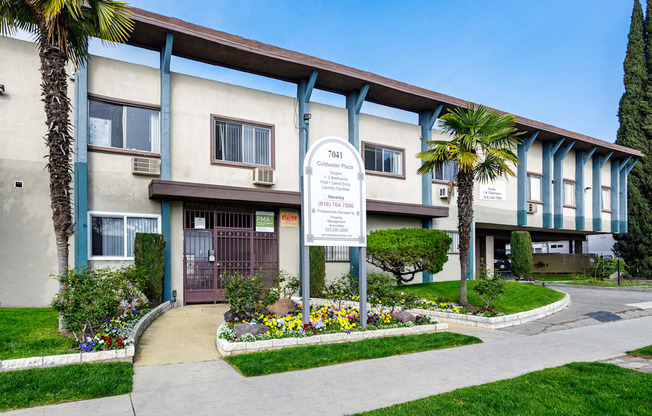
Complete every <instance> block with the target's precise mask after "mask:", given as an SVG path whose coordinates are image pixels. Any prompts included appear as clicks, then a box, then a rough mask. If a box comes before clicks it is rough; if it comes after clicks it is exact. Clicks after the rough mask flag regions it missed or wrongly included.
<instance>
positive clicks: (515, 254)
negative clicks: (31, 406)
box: [510, 231, 533, 280]
mask: <svg viewBox="0 0 652 416" xmlns="http://www.w3.org/2000/svg"><path fill="white" fill-rule="evenodd" d="M510 246H511V252H512V255H511V257H512V258H511V270H512V274H513V275H514V277H515V278H516V280H521V279H525V278H528V277H531V276H532V265H533V264H532V263H533V260H532V238H530V233H529V232H527V231H512V236H511V240H510Z"/></svg>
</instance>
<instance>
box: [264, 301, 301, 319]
mask: <svg viewBox="0 0 652 416" xmlns="http://www.w3.org/2000/svg"><path fill="white" fill-rule="evenodd" d="M296 311H297V306H296V305H295V304H294V301H293V300H292V299H280V300H278V301H276V303H273V304H271V305H269V306H268V307H267V312H269V313H270V314H272V315H276V316H285V315H287V314H289V313H294V312H296Z"/></svg>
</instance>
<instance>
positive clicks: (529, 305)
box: [399, 280, 564, 315]
mask: <svg viewBox="0 0 652 416" xmlns="http://www.w3.org/2000/svg"><path fill="white" fill-rule="evenodd" d="M466 283H467V286H468V294H467V298H468V301H469V303H471V304H472V305H475V306H478V307H481V306H483V305H484V302H482V299H480V298H479V297H478V296H477V295H476V294H475V293H473V287H475V285H476V283H477V281H476V280H468V281H467V282H466ZM399 290H402V291H405V292H411V293H413V294H414V295H416V296H417V297H418V298H421V299H428V300H432V301H436V302H455V303H457V302H458V301H459V299H460V282H459V280H458V281H447V282H434V283H420V284H417V285H409V286H401V287H400V289H399ZM563 297H564V294H563V293H561V292H557V291H556V290H552V289H549V288H547V287H542V286H539V285H533V284H528V283H516V282H507V290H506V291H505V295H504V296H503V298H502V299H501V300H499V301H498V302H495V303H493V304H492V305H491V306H492V308H493V309H494V310H496V311H498V312H502V313H504V314H506V315H509V314H513V313H518V312H523V311H529V310H531V309H536V308H540V307H542V306H546V305H549V304H551V303H553V302H557V301H558V300H561V299H562V298H563Z"/></svg>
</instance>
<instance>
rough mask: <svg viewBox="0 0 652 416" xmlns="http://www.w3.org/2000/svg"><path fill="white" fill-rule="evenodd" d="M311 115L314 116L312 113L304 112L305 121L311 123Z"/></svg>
mask: <svg viewBox="0 0 652 416" xmlns="http://www.w3.org/2000/svg"><path fill="white" fill-rule="evenodd" d="M310 117H312V115H311V114H310V113H306V114H304V115H303V121H304V122H305V123H306V124H310Z"/></svg>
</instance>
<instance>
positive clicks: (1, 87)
mask: <svg viewBox="0 0 652 416" xmlns="http://www.w3.org/2000/svg"><path fill="white" fill-rule="evenodd" d="M4 92H5V84H0V94H4Z"/></svg>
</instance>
